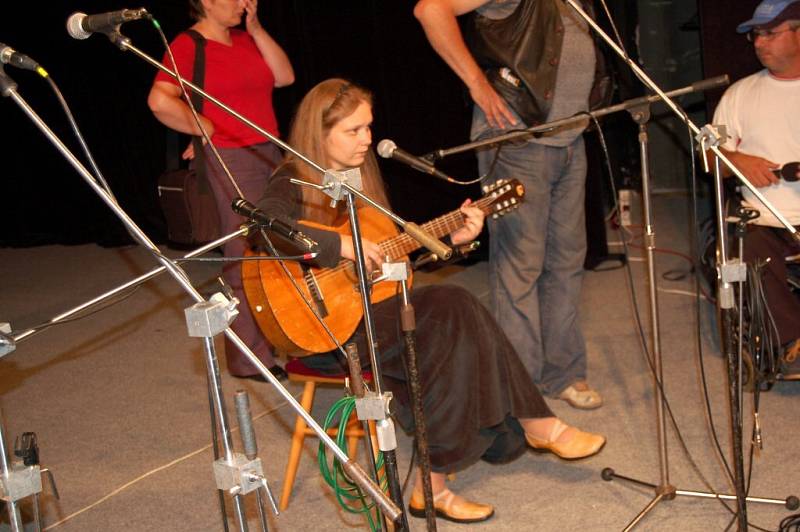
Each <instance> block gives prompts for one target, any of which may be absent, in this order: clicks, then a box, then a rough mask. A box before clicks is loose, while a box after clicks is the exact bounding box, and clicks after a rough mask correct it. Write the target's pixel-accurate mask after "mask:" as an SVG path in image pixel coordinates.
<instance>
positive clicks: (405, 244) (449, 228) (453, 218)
mask: <svg viewBox="0 0 800 532" xmlns="http://www.w3.org/2000/svg"><path fill="white" fill-rule="evenodd" d="M494 201H496V199H495V198H492V197H484V198H481V199H479V200H476V201H475V203H474V204H473V205H474V206H476V207H478V208H480V209H485V208H486V207H488V206H489V205H490V204H491V203H492V202H494ZM461 222H463V215H462V214H461V211H458V210H457V211H453V212H451V213H448V214H445V215H444V216H441V217H439V218H437V219H435V220H431V221H430V222H428V223H426V224H424V225H423V226H422V229H424V230H425V231H428V232H431V233H434V234H441V235H444V234H449V233H452V232H453V231H456V230H458V229H460V228H461V227H463V225H464V224H463V223H461ZM378 246H379V247H380V248H381V252H382V253H383V254H384V255H388V256H389V258H390V259H396V258H398V257H402V256H404V255H407V254H408V253H410V252H411V251H413V250H414V249H416V248H418V247H419V244H418V243H417V241H416V240H414V239H413V238H412V237H411V236H409V235H408V233H400V234H398V235H395V236H393V237H391V238H389V239H387V240H384V241H383V242H379V243H378ZM345 269H347V270H350V271H353V262H352V261H350V260H347V259H343V260H341V261H340V262H339V264H337V265H336V266H333V267H331V268H327V269H325V270H323V271H321V272H319V273H316V274H315V276H316V278H317V279H318V280H322V279H325V278H326V277H329V276H331V275H335V274H337V273H339V272H341V271H342V270H345Z"/></svg>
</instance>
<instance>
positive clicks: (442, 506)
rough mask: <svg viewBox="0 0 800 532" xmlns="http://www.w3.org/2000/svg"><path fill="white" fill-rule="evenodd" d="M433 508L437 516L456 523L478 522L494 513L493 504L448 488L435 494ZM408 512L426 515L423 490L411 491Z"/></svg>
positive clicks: (420, 515)
mask: <svg viewBox="0 0 800 532" xmlns="http://www.w3.org/2000/svg"><path fill="white" fill-rule="evenodd" d="M433 508H434V510H435V511H436V517H441V518H442V519H447V520H448V521H453V522H454V523H478V522H480V521H486V520H487V519H489V518H490V517H492V516H493V515H494V508H493V507H492V506H491V505H489V504H481V503H479V502H472V501H468V500H466V499H465V498H463V497H460V496H458V495H456V494H455V493H453V492H452V491H450V490H449V489H447V488H444V489H442V490H441V491H439V493H437V494H435V495H434V496H433ZM408 513H410V514H411V515H413V516H414V517H423V518H424V517H425V498H424V496H423V495H422V491H421V490H416V489H415V490H414V491H413V492H412V493H411V501H410V502H409V504H408Z"/></svg>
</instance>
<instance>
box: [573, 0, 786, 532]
mask: <svg viewBox="0 0 800 532" xmlns="http://www.w3.org/2000/svg"><path fill="white" fill-rule="evenodd" d="M564 1H565V2H566V3H568V4H569V5H570V6H571V7H572V8H573V9H574V10H575V11H576V12H577V13H578V14H579V15H580V16H581V18H582V19H584V20H585V21H586V23H587V24H588V25H589V26H590V27H591V28H592V29H593V30H594V31H595V33H597V34H598V35H599V36H600V37H601V38H602V39H603V40H604V41H605V42H606V43H608V45H609V46H611V48H612V49H613V50H614V51H615V52H616V53H617V54H618V55H619V56H620V57H621V58H622V59H623V60H624V61H625V63H626V64H627V65H628V66H629V67H630V68H631V69H632V70H633V71H634V73H635V74H636V76H637V77H638V78H639V79H640V80H641V81H642V82H643V83H644V84H645V85H646V86H647V87H648V88H649V89H650V90H652V91H653V92H655V93H656V94H658V95H659V96H660V97H661V99H662V100H663V101H664V103H666V104H667V105H668V106H669V107H670V109H671V110H672V111H673V112H674V113H675V114H676V115H677V116H678V117H679V118H680V119H681V120H682V121H683V122H684V123H686V125H687V126H688V127H689V128H690V129H691V130H692V131H693V132H694V133H695V135H697V137H696V138H697V139H698V141H699V142H700V145H701V148H706V147H708V148H709V149H711V151H713V152H714V154H715V155H716V156H717V158H716V160H715V172H714V173H715V183H716V186H715V198H716V201H717V222H718V223H717V230H718V238H717V244H718V246H719V250H720V253H719V256H720V261H721V264H720V266H719V271H721V272H723V277H722V280H721V282H722V285H724V287H723V286H721V287H720V288H721V290H722V291H721V293H720V297H719V300H720V305H721V307H722V309H723V319H724V321H725V326H724V327H723V329H724V330H725V332H726V334H725V336H726V340H725V342H724V344H723V345H724V349H725V354H726V358H727V362H728V379H729V388H728V399H729V401H730V405H731V432H732V443H733V459H734V485H735V486H734V487H735V491H736V503H737V508H738V512H737V514H736V516H737V520H738V529H739V531H741V532H744V531H746V530H747V505H746V501H747V500H748V499H750V498H748V497H747V495H746V491H745V485H744V458H743V452H742V419H741V404H740V402H739V395H738V394H737V391H736V390H737V388H738V387H739V386H740V385H741V382H740V379H739V374H740V371H737V368H738V369H739V370H740V369H741V359H739V360H737V358H738V357H737V356H736V350H735V348H734V346H733V342H732V338H733V335H732V334H730V332H731V327H732V307H733V295H732V286H731V285H730V283H731V282H732V281H734V279H733V278H731V277H728V275H727V274H728V273H729V272H728V271H727V270H730V268H728V267H727V266H728V265H727V264H726V262H727V258H726V257H727V255H726V249H725V238H724V236H723V235H724V225H723V221H722V216H723V210H722V200H721V196H720V192H721V177H720V175H721V172H720V168H721V167H720V160H722V161H724V162H725V164H726V165H727V166H728V167H730V168H731V170H733V172H734V174H735V175H736V176H737V178H738V179H739V180H740V181H741V182H742V184H744V185H745V186H747V187H748V189H750V190H751V191H752V192H753V193H754V194H755V195H756V197H757V198H759V200H760V201H761V202H762V203H763V204H764V205H765V206H766V207H767V208H768V209H769V210H770V212H772V213H773V214H775V216H776V218H778V219H779V220H780V221H781V223H782V224H783V225H784V226H786V228H787V229H788V230H789V231H790V232H791V233H792V235H793V236H794V237H795V238H796V239H800V238H799V237H798V234H797V231H796V230H795V229H794V227H792V225H791V224H790V223H789V222H788V220H786V219H785V218H784V217H783V216H782V215H780V213H778V211H777V210H776V209H775V208H774V207H773V206H772V205H770V204H769V202H767V201H766V199H765V198H764V197H763V196H762V195H761V193H760V192H758V191H757V190H756V188H755V187H754V186H753V185H752V184H751V183H750V182H749V181H747V179H746V178H745V177H744V175H742V173H741V172H740V171H739V170H738V169H737V168H736V167H735V165H733V163H731V161H730V160H728V159H727V157H725V155H724V154H723V153H722V152H721V151H720V150H719V143H720V138H719V136H718V135H716V136H714V138H713V139H711V140H709V136H710V135H711V134H713V133H716V132H713V131H711V132H709V131H707V130H709V129H711V128H709V126H706V127H705V128H704V130H706V131H705V132H701V130H700V129H699V128H698V127H697V126H696V125H695V124H694V123H693V122H692V121H691V119H689V117H688V116H687V115H686V113H685V112H683V110H682V109H680V108H679V107H678V106H677V104H675V102H673V101H672V100H671V99H670V97H669V96H667V95H666V94H665V93H664V92H663V91H661V89H660V88H659V87H658V86H657V85H656V84H655V82H653V81H652V80H651V79H650V78H649V77H648V76H647V74H645V72H644V71H642V69H641V68H639V66H638V65H636V64H635V63H634V62H633V61H631V60H630V58H629V57H627V54H626V53H625V52H624V50H622V49H621V48H620V47H619V46H617V44H616V43H615V42H614V41H613V40H612V39H611V38H610V37H609V36H608V35H607V34H606V33H605V32H604V31H603V30H602V29H601V28H600V27H599V26H598V25H597V23H596V22H595V21H594V20H593V19H592V18H591V17H590V16H589V15H588V14H587V13H586V12H585V11H583V9H581V7H580V6H579V5H577V3H576V2H575V0H564ZM634 118H635V119H636V117H634ZM648 119H649V111H648V112H647V113H644V112H643V113H641V114H640V115H639V119H638V120H636V121H637V123H638V124H639V131H640V133H639V141H640V149H641V155H642V187H643V197H642V200H643V202H644V212H645V217H646V220H645V222H646V224H647V226H646V227H647V230H646V233H647V264H648V279H649V283H648V284H649V289H650V308H651V318H652V328H653V332H652V342H653V364H654V366H655V373H656V374H655V375H654V378H655V379H656V383H655V386H656V401H657V402H656V420H657V431H658V443H659V458H660V464H661V471H660V473H661V482H660V484H659V485H658V486H653V485H652V484H647V483H643V482H640V481H636V480H633V479H629V478H626V477H622V476H620V475H616V474H615V473H614V472H613V470H609V469H606V470H604V471H603V479H605V480H611V479H612V478H614V477H617V478H622V479H625V480H630V481H632V482H635V483H637V484H640V485H646V486H649V487H652V488H655V492H656V494H655V497H654V498H653V500H652V501H651V502H650V504H648V505H647V506H646V507H645V508H644V509H643V510H642V511H641V512H640V513H639V515H637V516H636V518H634V520H633V521H632V522H631V523H630V524H629V525H628V526H627V527H626V528H625V530H630V529H632V528H633V527H634V526H636V524H637V523H638V522H639V521H640V520H641V519H642V518H644V516H645V515H646V514H647V513H648V512H649V511H650V510H652V509H653V508H655V506H656V505H657V504H658V503H659V502H661V501H662V500H672V499H673V498H674V497H675V496H676V495H687V496H694V497H715V498H720V499H722V498H726V496H724V495H719V494H716V493H714V494H708V493H702V492H693V491H683V490H677V489H676V488H675V487H674V486H672V485H671V484H670V483H669V470H668V468H669V465H668V462H667V449H666V446H667V443H666V435H665V420H664V395H663V387H662V382H663V381H662V379H661V377H662V374H661V356H660V338H659V334H658V302H657V298H656V289H655V278H654V274H655V268H654V257H653V254H654V249H655V243H654V232H653V229H652V220H651V214H650V198H649V189H648V185H647V183H648V181H649V177H648V176H647V132H646V126H645V124H646V122H647V120H648ZM703 156H704V162H705V167H706V169H708V163H707V161H706V160H705V156H706V155H705V149H704V150H703ZM738 266H743V265H738ZM738 266H737V268H736V270H737V271H739V272H740V271H741V268H740V267H738ZM730 273H734V272H730ZM735 275H736V274H735ZM735 281H737V282H742V280H741V279H739V278H737V279H735ZM723 292H724V294H723ZM728 303H729V304H728ZM752 500H753V501H757V502H768V503H774V504H786V505H787V507H788V505H789V504H790V499H787V500H785V501H780V500H777V499H760V498H758V499H756V498H752Z"/></svg>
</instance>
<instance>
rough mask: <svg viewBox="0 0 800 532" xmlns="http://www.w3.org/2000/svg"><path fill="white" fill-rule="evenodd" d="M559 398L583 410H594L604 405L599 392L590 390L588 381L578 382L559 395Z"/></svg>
mask: <svg viewBox="0 0 800 532" xmlns="http://www.w3.org/2000/svg"><path fill="white" fill-rule="evenodd" d="M558 398H559V399H563V400H564V401H566V402H567V403H569V404H570V406H572V407H574V408H580V409H581V410H594V409H595V408H600V407H601V406H602V405H603V398H602V397H600V394H599V393H597V390H593V389H592V388H590V387H589V384H587V383H586V381H578V382H575V383H573V384H571V385H569V386H567V387H566V389H564V391H563V392H561V393H560V394H558Z"/></svg>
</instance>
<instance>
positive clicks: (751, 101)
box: [714, 69, 800, 227]
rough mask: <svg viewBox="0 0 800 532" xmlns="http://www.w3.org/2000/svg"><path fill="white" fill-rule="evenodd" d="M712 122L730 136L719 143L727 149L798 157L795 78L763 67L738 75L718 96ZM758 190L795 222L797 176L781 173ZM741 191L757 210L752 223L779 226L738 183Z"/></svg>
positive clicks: (798, 87) (799, 192)
mask: <svg viewBox="0 0 800 532" xmlns="http://www.w3.org/2000/svg"><path fill="white" fill-rule="evenodd" d="M714 124H715V125H725V126H726V127H727V133H728V136H729V139H728V141H727V142H726V143H725V144H723V145H722V147H723V148H725V149H726V150H730V151H740V152H742V153H746V154H748V155H755V156H758V157H763V158H764V159H767V160H769V161H772V162H774V163H776V164H779V165H784V164H786V163H790V162H795V161H800V80H781V79H777V78H774V77H773V76H771V75H770V74H769V72H768V71H767V70H766V69H764V70H762V71H760V72H757V73H755V74H753V75H751V76H748V77H746V78H744V79H741V80H739V81H737V82H736V83H734V84H733V85H731V86H730V88H729V89H728V90H727V91H726V92H725V94H724V95H723V97H722V100H720V102H719V105H718V106H717V110H716V112H715V113H714ZM758 191H759V192H761V194H762V195H763V196H764V197H765V198H766V199H767V201H769V202H770V203H771V204H772V205H773V206H774V207H775V208H776V209H777V210H778V211H779V212H780V213H781V214H782V215H783V216H784V217H786V219H787V220H789V222H790V223H791V224H792V225H800V181H794V182H787V181H784V180H783V179H781V181H780V182H779V183H778V184H776V185H770V186H768V187H760V188H759V189H758ZM742 195H743V196H744V199H745V202H746V203H747V204H748V205H749V206H751V207H753V208H754V209H758V211H759V212H760V213H761V217H760V218H758V219H756V221H755V223H757V224H759V225H769V226H773V227H782V225H781V224H780V222H778V220H777V219H776V218H775V217H774V216H773V215H772V213H771V212H769V211H768V210H767V208H766V207H764V206H763V205H762V204H761V202H760V201H759V200H758V199H757V198H756V197H755V196H754V195H753V194H752V193H751V192H750V190H748V189H747V188H742Z"/></svg>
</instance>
